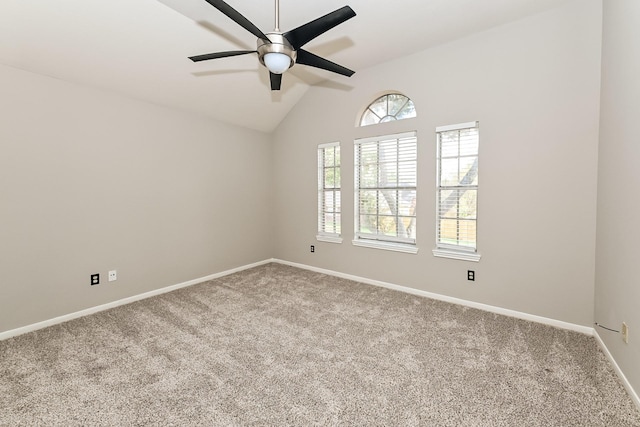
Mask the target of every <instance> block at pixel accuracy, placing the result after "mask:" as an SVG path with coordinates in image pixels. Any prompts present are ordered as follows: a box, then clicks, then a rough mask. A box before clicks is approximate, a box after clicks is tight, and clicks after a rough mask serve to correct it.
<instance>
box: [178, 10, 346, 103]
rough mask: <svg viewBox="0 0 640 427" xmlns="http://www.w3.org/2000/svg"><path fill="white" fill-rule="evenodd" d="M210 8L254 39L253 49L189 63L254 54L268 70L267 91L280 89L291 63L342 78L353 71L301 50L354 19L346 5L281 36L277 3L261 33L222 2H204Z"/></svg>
mask: <svg viewBox="0 0 640 427" xmlns="http://www.w3.org/2000/svg"><path fill="white" fill-rule="evenodd" d="M206 2H207V3H209V4H210V5H211V6H213V7H215V8H216V9H218V10H219V11H220V12H222V13H224V14H225V15H227V16H228V17H229V18H231V19H232V20H233V21H235V22H236V23H237V24H238V25H240V26H241V27H242V28H244V29H245V30H247V31H249V32H250V33H252V34H253V35H254V36H256V37H258V42H257V49H256V50H232V51H227V52H216V53H208V54H205V55H198V56H192V57H190V58H189V59H191V60H192V61H193V62H199V61H206V60H209V59H217V58H226V57H229V56H238V55H245V54H248V53H257V54H258V59H259V60H260V63H261V64H262V65H264V66H265V67H267V69H268V70H269V77H270V80H271V90H280V85H281V83H282V74H283V73H284V72H285V71H287V70H288V69H289V68H291V67H292V66H293V65H294V64H302V65H308V66H311V67H316V68H321V69H323V70H328V71H331V72H334V73H338V74H341V75H343V76H347V77H351V76H352V75H353V74H354V71H351V70H350V69H348V68H345V67H343V66H342V65H338V64H336V63H334V62H331V61H329V60H328V59H324V58H321V57H319V56H317V55H314V54H313V53H311V52H308V51H306V50H304V49H301V47H302V46H304V45H305V44H307V43H308V42H310V41H311V40H313V39H315V38H316V37H318V36H319V35H321V34H323V33H325V32H327V31H329V30H330V29H332V28H333V27H335V26H337V25H339V24H342V23H343V22H345V21H346V20H348V19H351V18H353V17H354V16H356V13H355V12H354V11H353V9H351V8H350V7H349V6H344V7H342V8H340V9H337V10H335V11H333V12H331V13H328V14H326V15H324V16H322V17H320V18H318V19H315V20H313V21H311V22H308V23H306V24H304V25H301V26H299V27H298V28H295V29H293V30H291V31H287V32H285V33H283V32H281V31H280V28H279V26H280V22H279V21H280V2H279V0H275V3H276V5H275V6H276V13H275V29H274V30H273V31H272V32H269V33H266V34H265V33H263V32H262V31H260V29H258V27H256V26H255V25H253V24H252V23H251V22H250V21H249V20H248V19H247V18H245V17H244V16H243V15H242V14H240V13H239V12H238V11H237V10H235V9H234V8H232V7H231V6H229V5H228V4H227V3H225V2H224V1H222V0H206Z"/></svg>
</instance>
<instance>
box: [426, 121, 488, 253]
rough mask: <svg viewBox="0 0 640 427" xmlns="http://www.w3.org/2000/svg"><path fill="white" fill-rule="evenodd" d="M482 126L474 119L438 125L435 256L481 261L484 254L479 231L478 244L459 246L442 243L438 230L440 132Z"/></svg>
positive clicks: (476, 187)
mask: <svg viewBox="0 0 640 427" xmlns="http://www.w3.org/2000/svg"><path fill="white" fill-rule="evenodd" d="M479 127H480V122H479V121H477V120H476V121H473V122H465V123H458V124H453V125H446V126H438V127H436V150H437V152H436V159H437V165H436V247H435V248H434V249H433V256H435V257H440V258H449V259H457V260H462V261H473V262H479V261H480V258H481V257H482V255H481V254H480V253H478V245H477V231H476V246H475V247H473V248H470V247H464V246H459V245H450V244H446V243H440V242H439V241H438V232H439V226H440V221H439V216H440V202H439V198H437V197H438V194H439V190H440V187H441V186H440V149H441V147H440V141H439V138H438V134H440V133H442V132H449V131H456V130H463V129H474V128H477V129H479ZM476 156H477V157H478V158H479V153H478V154H476ZM475 189H476V191H477V190H478V186H477V185H476V186H475ZM477 222H478V211H477V206H476V224H477Z"/></svg>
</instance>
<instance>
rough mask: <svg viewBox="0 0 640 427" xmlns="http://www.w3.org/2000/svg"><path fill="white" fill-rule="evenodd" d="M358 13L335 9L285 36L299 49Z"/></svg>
mask: <svg viewBox="0 0 640 427" xmlns="http://www.w3.org/2000/svg"><path fill="white" fill-rule="evenodd" d="M207 1H209V0H207ZM354 16H356V13H355V12H354V11H353V9H351V8H350V7H349V6H344V7H342V8H340V9H338V10H334V11H333V12H331V13H328V14H326V15H324V16H322V17H320V18H318V19H315V20H313V21H311V22H307V23H306V24H304V25H301V26H299V27H298V28H295V29H293V30H291V31H287V32H286V33H284V37H285V38H286V39H287V40H288V41H289V43H291V45H292V46H293V48H294V49H296V50H297V49H299V48H301V47H302V46H304V45H305V44H307V43H308V42H310V41H311V40H313V39H315V38H316V37H318V36H319V35H320V34H323V33H325V32H327V31H329V30H330V29H332V28H333V27H335V26H336V25H339V24H342V23H343V22H344V21H346V20H348V19H351V18H353V17H354Z"/></svg>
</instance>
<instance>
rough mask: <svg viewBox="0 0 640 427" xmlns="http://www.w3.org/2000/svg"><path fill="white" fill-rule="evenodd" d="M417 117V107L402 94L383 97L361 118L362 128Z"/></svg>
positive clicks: (368, 108) (365, 111) (371, 105)
mask: <svg viewBox="0 0 640 427" xmlns="http://www.w3.org/2000/svg"><path fill="white" fill-rule="evenodd" d="M411 117H416V107H415V106H414V105H413V101H411V100H410V99H409V98H408V97H406V96H404V95H402V94H400V93H390V94H387V95H383V96H381V97H380V98H378V99H376V100H375V101H373V102H372V103H371V104H369V106H368V107H367V109H366V110H364V113H362V117H361V118H360V126H369V125H375V124H378V123H385V122H392V121H394V120H402V119H409V118H411Z"/></svg>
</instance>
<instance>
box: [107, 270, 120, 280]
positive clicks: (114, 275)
mask: <svg viewBox="0 0 640 427" xmlns="http://www.w3.org/2000/svg"><path fill="white" fill-rule="evenodd" d="M114 280H118V272H117V271H116V270H110V271H109V281H110V282H113V281H114Z"/></svg>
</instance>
